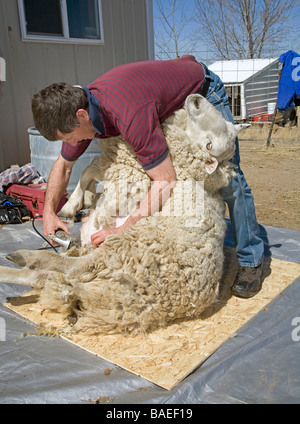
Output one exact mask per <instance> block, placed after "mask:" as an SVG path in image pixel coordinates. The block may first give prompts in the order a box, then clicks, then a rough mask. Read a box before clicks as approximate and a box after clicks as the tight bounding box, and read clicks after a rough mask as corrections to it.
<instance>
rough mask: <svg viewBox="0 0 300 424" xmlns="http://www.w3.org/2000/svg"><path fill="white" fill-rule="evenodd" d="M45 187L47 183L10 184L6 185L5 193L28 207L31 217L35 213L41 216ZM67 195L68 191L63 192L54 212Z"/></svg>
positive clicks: (62, 203) (63, 202)
mask: <svg viewBox="0 0 300 424" xmlns="http://www.w3.org/2000/svg"><path fill="white" fill-rule="evenodd" d="M46 188H47V183H41V184H28V185H22V184H12V185H11V186H9V187H8V189H7V190H6V192H5V194H8V195H9V196H13V197H17V198H18V199H20V200H21V201H22V202H23V203H24V205H26V206H27V207H28V209H29V210H30V212H31V214H32V216H33V217H35V216H37V215H40V216H42V215H43V209H44V203H45V193H46ZM67 195H68V193H65V194H64V195H63V197H62V198H61V200H60V202H59V205H58V208H57V211H56V212H59V211H60V210H61V208H62V207H63V205H64V204H65V203H66V201H67Z"/></svg>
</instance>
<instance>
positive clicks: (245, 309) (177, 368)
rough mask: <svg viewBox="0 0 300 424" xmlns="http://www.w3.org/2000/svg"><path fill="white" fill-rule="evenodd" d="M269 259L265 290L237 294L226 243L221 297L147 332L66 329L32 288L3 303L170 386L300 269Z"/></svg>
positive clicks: (264, 306)
mask: <svg viewBox="0 0 300 424" xmlns="http://www.w3.org/2000/svg"><path fill="white" fill-rule="evenodd" d="M265 262H266V265H265V270H264V277H265V278H264V283H263V288H262V290H261V291H260V292H259V293H258V294H257V295H256V296H254V297H253V298H251V299H240V298H237V297H234V296H232V295H231V292H230V287H231V285H232V283H233V280H234V277H235V275H236V272H237V261H236V258H235V251H234V249H231V248H225V266H224V270H225V271H224V276H223V282H222V286H221V292H220V296H219V297H220V300H219V301H218V302H217V303H215V304H214V305H212V306H211V307H210V308H208V309H207V310H206V311H205V313H203V314H202V317H201V319H197V320H191V321H184V322H183V321H181V322H176V323H174V324H173V325H170V326H168V327H167V328H164V329H160V330H157V331H154V332H152V333H150V334H148V335H146V336H144V335H139V336H123V335H100V336H99V335H97V336H91V335H86V334H85V333H84V332H80V333H77V334H72V333H64V330H63V326H64V323H63V322H62V320H61V318H60V316H59V315H58V314H54V313H49V312H46V311H42V310H41V308H40V307H39V306H38V304H37V303H36V300H37V296H36V295H35V292H34V291H32V292H30V293H26V294H25V295H23V296H20V297H18V298H14V299H10V301H9V303H5V306H6V307H8V308H9V309H11V310H13V311H15V312H16V313H18V314H19V315H21V316H22V317H24V318H26V319H28V320H29V321H32V322H33V323H35V324H38V325H44V326H46V327H47V326H48V327H49V329H53V328H55V329H58V331H59V333H60V336H61V337H62V338H64V339H66V340H68V341H70V342H72V343H75V344H76V345H77V346H79V347H81V348H83V349H85V350H87V351H89V352H91V353H93V354H95V355H97V356H99V357H101V358H103V359H105V360H107V361H110V362H112V363H114V364H116V365H118V366H120V367H122V368H124V369H126V370H128V371H130V372H132V373H134V374H136V375H139V376H141V377H143V378H145V379H147V380H149V381H151V382H153V383H155V384H157V385H158V386H161V387H163V388H165V389H167V390H171V389H172V388H174V387H175V386H176V385H177V384H178V383H179V382H180V381H182V380H183V379H184V378H185V377H186V376H187V375H189V374H190V373H191V372H192V371H193V370H194V369H195V368H197V367H198V366H199V365H200V364H201V363H202V362H203V361H204V360H205V359H207V358H208V357H209V356H210V355H211V354H212V353H213V352H214V351H215V350H216V349H218V348H219V347H220V346H221V345H222V344H223V343H224V342H225V341H226V340H227V339H228V338H230V337H233V336H234V335H235V333H236V332H237V331H238V330H239V329H240V328H241V327H242V326H243V325H244V324H245V323H246V322H247V321H249V320H250V319H251V318H252V317H254V316H255V315H256V314H257V313H258V312H259V311H262V313H266V314H267V313H268V308H267V305H268V303H269V302H270V301H271V300H272V299H274V298H275V297H276V296H277V295H279V294H280V293H281V292H282V291H283V290H284V289H286V288H287V287H288V286H289V285H290V284H291V283H292V282H293V281H294V280H296V278H297V277H299V275H300V264H296V263H291V262H285V261H282V260H278V259H272V260H271V259H270V258H265Z"/></svg>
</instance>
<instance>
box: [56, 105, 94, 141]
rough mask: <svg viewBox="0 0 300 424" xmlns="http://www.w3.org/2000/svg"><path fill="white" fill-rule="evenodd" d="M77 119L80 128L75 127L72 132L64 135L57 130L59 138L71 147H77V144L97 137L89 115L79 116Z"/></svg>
mask: <svg viewBox="0 0 300 424" xmlns="http://www.w3.org/2000/svg"><path fill="white" fill-rule="evenodd" d="M77 119H78V121H79V124H80V125H79V127H75V128H74V130H73V131H72V132H70V133H68V134H63V133H61V132H60V131H59V130H57V136H58V139H59V140H62V141H64V142H65V143H68V144H70V145H71V146H76V144H77V143H78V142H79V141H81V140H86V139H91V138H94V137H95V135H96V131H95V129H94V127H93V125H92V123H91V121H90V119H89V117H88V114H87V113H86V114H78V116H77Z"/></svg>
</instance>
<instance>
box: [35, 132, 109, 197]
mask: <svg viewBox="0 0 300 424" xmlns="http://www.w3.org/2000/svg"><path fill="white" fill-rule="evenodd" d="M27 131H28V134H29V144H30V152H31V153H30V157H31V163H32V164H33V165H34V166H35V168H36V170H37V171H38V172H39V174H40V175H41V177H43V178H44V179H45V181H48V178H49V174H50V171H51V169H52V166H53V164H54V162H55V161H56V159H57V158H58V156H59V154H60V151H61V145H62V141H60V140H59V141H49V140H47V139H46V138H45V137H43V136H42V135H41V134H40V133H39V131H38V130H37V129H36V128H35V127H31V128H28V130H27ZM99 154H101V151H100V148H99V140H98V139H96V138H95V139H93V140H92V142H91V144H90V145H89V147H88V148H87V150H86V151H85V152H84V153H83V155H81V156H80V157H79V158H78V159H77V161H76V163H75V165H74V166H73V169H72V174H71V177H70V181H69V184H68V187H67V192H68V193H69V194H71V193H72V192H73V191H74V189H75V187H76V185H77V183H78V181H79V178H80V175H81V173H82V171H83V170H84V169H85V168H86V167H87V166H88V165H89V164H90V163H91V162H92V160H93V159H94V158H95V157H96V156H98V155H99Z"/></svg>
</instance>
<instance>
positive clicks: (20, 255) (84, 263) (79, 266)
mask: <svg viewBox="0 0 300 424" xmlns="http://www.w3.org/2000/svg"><path fill="white" fill-rule="evenodd" d="M98 254H99V252H98V251H97V252H96V251H92V255H98ZM6 258H7V259H8V260H9V261H11V262H14V263H15V264H17V265H19V266H21V267H26V268H29V270H34V269H36V270H37V273H39V274H40V275H41V276H43V275H52V274H54V273H59V274H63V275H66V277H67V278H69V279H71V280H80V281H81V282H83V283H86V282H89V281H91V280H92V279H93V278H94V277H95V274H96V272H97V270H96V269H93V270H90V269H89V267H88V264H89V262H90V258H91V255H86V256H82V257H79V258H78V257H69V256H62V255H57V254H56V253H52V252H41V251H31V250H18V251H17V252H14V253H11V254H10V255H8V256H7V257H6ZM99 260H100V259H99ZM9 269H11V268H9ZM17 271H20V272H22V271H23V270H17ZM27 271H28V270H27V269H25V270H24V272H27ZM20 278H22V275H21V276H20ZM41 278H42V277H41ZM0 280H1V277H0Z"/></svg>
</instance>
